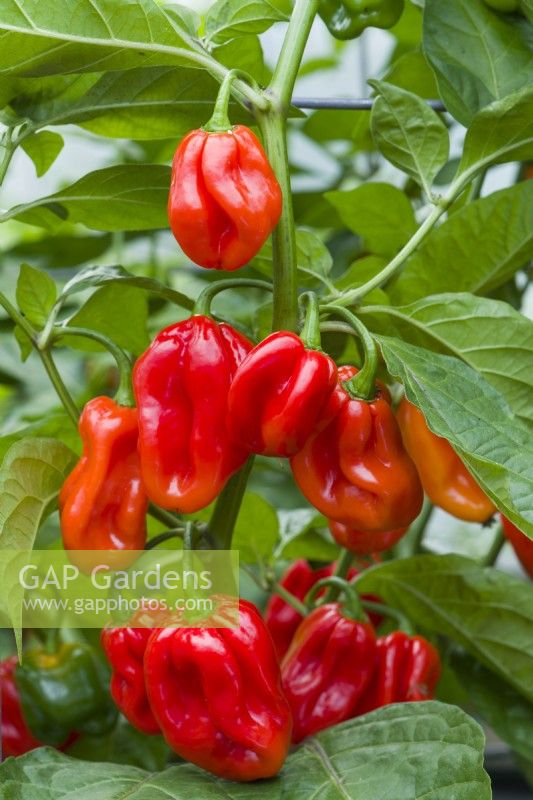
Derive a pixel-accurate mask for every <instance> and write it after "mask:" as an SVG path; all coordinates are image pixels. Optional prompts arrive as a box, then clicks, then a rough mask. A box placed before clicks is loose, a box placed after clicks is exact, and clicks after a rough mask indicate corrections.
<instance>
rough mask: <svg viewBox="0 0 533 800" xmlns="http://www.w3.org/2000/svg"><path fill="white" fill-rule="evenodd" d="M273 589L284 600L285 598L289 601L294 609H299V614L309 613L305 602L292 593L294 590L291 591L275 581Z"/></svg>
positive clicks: (305, 614) (303, 615)
mask: <svg viewBox="0 0 533 800" xmlns="http://www.w3.org/2000/svg"><path fill="white" fill-rule="evenodd" d="M272 591H273V592H275V593H276V594H278V595H279V596H280V597H281V598H282V599H283V600H285V602H286V603H288V605H290V606H291V607H292V608H294V610H295V611H297V612H298V614H301V615H302V617H305V616H307V614H308V613H309V609H308V607H307V606H306V605H305V603H302V601H301V600H298V598H297V597H295V596H294V595H293V594H292V592H289V591H288V590H287V589H285V587H284V586H282V585H281V584H280V583H275V584H274V585H273V586H272Z"/></svg>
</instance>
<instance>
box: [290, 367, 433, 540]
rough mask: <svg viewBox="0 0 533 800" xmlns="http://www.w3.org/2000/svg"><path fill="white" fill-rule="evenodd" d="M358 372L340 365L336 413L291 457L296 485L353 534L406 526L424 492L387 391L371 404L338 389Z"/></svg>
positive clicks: (378, 395) (382, 389) (419, 505)
mask: <svg viewBox="0 0 533 800" xmlns="http://www.w3.org/2000/svg"><path fill="white" fill-rule="evenodd" d="M356 373H357V369H356V368H355V367H341V368H340V369H339V378H340V381H341V383H340V384H339V387H338V389H337V393H338V396H339V398H340V410H339V411H338V413H337V414H336V416H335V417H334V419H333V420H332V421H331V422H330V424H329V425H328V426H327V427H326V428H324V430H323V431H321V432H319V433H317V434H315V435H313V436H311V437H310V438H309V439H308V440H307V442H306V443H305V445H304V447H303V448H302V450H300V452H299V453H297V454H296V455H295V456H293V458H292V459H291V467H292V472H293V475H294V478H295V480H296V483H297V484H298V486H299V487H300V489H301V491H302V492H303V494H304V495H305V497H306V498H307V499H308V500H309V502H310V503H311V504H312V505H314V506H315V508H317V509H318V510H319V511H320V512H321V513H322V514H324V515H325V516H326V517H328V519H331V520H334V521H335V522H342V523H343V524H345V525H349V526H350V527H352V528H355V529H356V530H361V531H372V532H386V531H391V530H395V529H397V528H401V527H406V526H408V525H409V524H410V523H411V522H412V521H413V520H414V519H415V517H417V516H418V514H419V513H420V509H421V508H422V501H423V492H422V487H421V485H420V481H419V478H418V474H417V472H416V468H415V466H414V464H413V462H412V461H411V459H410V458H409V456H408V454H407V452H406V450H405V448H404V446H403V443H402V437H401V435H400V430H399V428H398V425H397V422H396V419H395V417H394V414H393V411H392V408H391V405H390V397H389V394H388V392H387V390H386V389H385V387H383V386H381V385H379V386H378V387H377V394H376V397H375V398H374V399H373V400H371V401H365V400H354V399H352V398H351V397H350V396H349V395H348V393H347V391H346V390H345V389H344V388H343V387H342V381H346V380H348V379H349V378H351V377H352V376H353V375H355V374H356Z"/></svg>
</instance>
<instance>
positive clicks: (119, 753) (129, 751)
mask: <svg viewBox="0 0 533 800" xmlns="http://www.w3.org/2000/svg"><path fill="white" fill-rule="evenodd" d="M169 753H170V751H169V748H168V745H167V744H166V742H165V740H164V739H163V737H162V736H146V735H145V734H143V733H142V732H141V731H138V730H137V729H136V728H134V727H133V725H130V724H129V722H127V721H126V720H125V719H124V717H122V716H119V718H118V722H117V724H116V725H115V727H114V728H113V730H112V731H111V733H108V734H104V735H103V736H82V737H80V738H79V739H77V740H76V741H75V742H74V744H73V745H72V746H71V747H69V748H68V754H69V756H72V757H73V758H78V759H81V760H84V759H85V760H87V761H100V762H110V763H114V764H121V765H122V766H125V765H130V766H132V767H141V768H142V769H147V770H153V771H154V772H158V771H159V770H162V769H164V768H165V766H166V764H167V762H168V758H169Z"/></svg>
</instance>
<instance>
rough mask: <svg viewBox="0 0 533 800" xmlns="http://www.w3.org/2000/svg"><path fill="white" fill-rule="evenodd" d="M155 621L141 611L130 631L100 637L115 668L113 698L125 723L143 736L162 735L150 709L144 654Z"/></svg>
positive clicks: (109, 632)
mask: <svg viewBox="0 0 533 800" xmlns="http://www.w3.org/2000/svg"><path fill="white" fill-rule="evenodd" d="M155 621H156V615H155V614H153V613H150V612H147V611H139V612H137V613H136V614H134V615H133V617H132V618H131V620H130V624H129V626H128V627H126V628H104V630H103V631H102V634H101V642H102V647H103V650H104V652H105V654H106V656H107V659H108V661H109V663H110V664H111V667H112V668H113V673H112V675H111V684H110V690H111V697H112V698H113V700H114V701H115V704H116V706H117V708H118V709H119V710H120V711H122V713H123V714H124V716H125V717H126V719H127V720H129V722H131V724H132V725H133V726H134V727H135V728H137V729H138V730H140V731H143V733H160V732H161V731H160V728H159V725H158V723H157V720H156V718H155V717H154V715H153V713H152V709H151V708H150V703H149V700H148V693H147V690H146V682H145V678H144V654H145V651H146V646H147V644H148V639H149V638H150V636H151V635H152V633H153V632H154V629H155V628H154V624H155ZM139 625H140V626H141V627H138V626H139ZM148 625H150V627H148Z"/></svg>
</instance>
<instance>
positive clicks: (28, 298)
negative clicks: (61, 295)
mask: <svg viewBox="0 0 533 800" xmlns="http://www.w3.org/2000/svg"><path fill="white" fill-rule="evenodd" d="M16 297H17V305H18V307H19V309H20V310H21V311H22V313H23V314H24V316H25V317H27V318H28V319H29V321H30V322H32V323H33V324H34V325H37V326H39V327H43V326H44V324H45V323H46V320H47V319H48V315H49V314H50V311H51V310H52V308H53V305H54V303H55V301H56V297H57V287H56V285H55V283H54V281H53V280H52V278H51V277H50V276H49V275H47V274H46V272H42V271H41V270H40V269H35V268H34V267H30V265H29V264H22V266H21V268H20V272H19V277H18V281H17V295H16Z"/></svg>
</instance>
